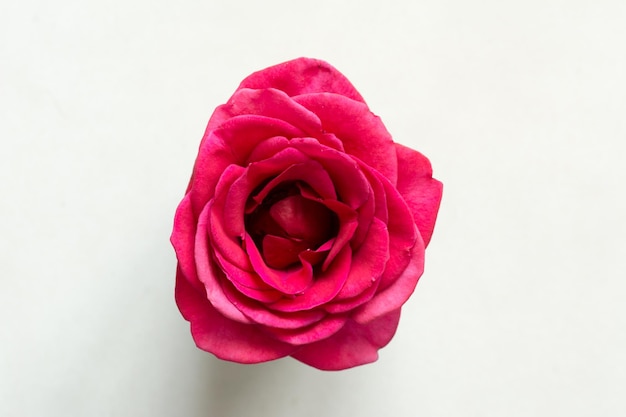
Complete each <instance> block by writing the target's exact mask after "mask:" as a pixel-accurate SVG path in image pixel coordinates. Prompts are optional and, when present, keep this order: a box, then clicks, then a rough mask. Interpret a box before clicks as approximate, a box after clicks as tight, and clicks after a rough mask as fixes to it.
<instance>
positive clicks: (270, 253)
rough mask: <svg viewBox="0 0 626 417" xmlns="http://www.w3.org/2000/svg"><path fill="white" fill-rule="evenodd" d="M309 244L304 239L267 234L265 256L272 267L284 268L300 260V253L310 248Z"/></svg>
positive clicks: (264, 243)
mask: <svg viewBox="0 0 626 417" xmlns="http://www.w3.org/2000/svg"><path fill="white" fill-rule="evenodd" d="M308 246H309V245H308V243H307V242H304V241H296V240H293V239H286V238H284V237H280V236H274V235H266V236H265V237H264V238H263V258H265V262H266V263H267V266H269V267H270V268H274V269H284V268H287V267H288V266H290V265H291V264H294V263H296V262H298V261H299V258H298V255H300V252H302V251H305V250H306V249H308Z"/></svg>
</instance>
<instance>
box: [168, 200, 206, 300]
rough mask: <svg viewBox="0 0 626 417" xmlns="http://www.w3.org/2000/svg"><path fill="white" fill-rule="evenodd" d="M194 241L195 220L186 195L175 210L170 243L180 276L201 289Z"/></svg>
mask: <svg viewBox="0 0 626 417" xmlns="http://www.w3.org/2000/svg"><path fill="white" fill-rule="evenodd" d="M195 240H196V218H195V216H194V215H193V209H192V207H191V200H190V199H189V195H186V196H185V197H184V198H183V200H182V201H181V202H180V204H179V205H178V208H177V209H176V215H175V216H174V230H173V231H172V236H171V238H170V241H171V242H172V246H174V250H175V252H176V258H177V259H178V267H179V268H180V270H181V273H182V275H183V276H184V277H185V278H187V280H188V281H189V282H190V283H191V284H193V285H194V286H196V287H198V288H201V287H202V284H201V283H200V282H199V281H198V277H197V273H196V262H195V259H194V246H195Z"/></svg>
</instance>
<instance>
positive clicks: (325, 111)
mask: <svg viewBox="0 0 626 417" xmlns="http://www.w3.org/2000/svg"><path fill="white" fill-rule="evenodd" d="M294 100H295V101H297V102H298V103H300V104H302V105H303V106H304V107H306V108H307V109H309V110H311V111H312V112H313V113H315V114H317V116H318V117H319V118H320V120H321V121H322V127H323V128H324V130H326V131H328V132H333V134H334V135H335V136H337V138H339V139H340V140H341V141H342V142H343V146H344V148H345V150H346V153H347V154H348V155H353V156H356V157H357V158H359V159H360V160H362V161H363V162H365V163H366V164H367V165H369V166H371V167H372V168H374V169H376V170H377V171H378V172H380V173H381V174H383V175H384V176H385V177H387V179H389V181H391V183H392V184H395V183H396V180H397V176H398V171H397V169H398V167H397V160H396V150H395V148H394V143H393V140H392V139H391V135H390V134H389V132H388V131H387V128H386V127H385V125H384V124H383V122H382V121H381V120H380V118H379V117H378V116H376V115H374V114H373V113H372V112H371V111H370V109H369V108H368V107H367V105H366V104H365V103H361V102H358V101H354V100H350V99H349V98H346V97H343V96H339V95H337V94H329V93H320V94H307V95H303V96H298V97H294Z"/></svg>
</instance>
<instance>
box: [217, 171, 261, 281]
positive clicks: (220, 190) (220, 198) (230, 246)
mask: <svg viewBox="0 0 626 417" xmlns="http://www.w3.org/2000/svg"><path fill="white" fill-rule="evenodd" d="M244 173H245V168H242V167H240V166H237V165H230V166H229V167H228V168H227V169H226V170H225V171H224V173H223V174H222V176H221V177H220V180H219V181H218V183H217V189H216V198H215V199H214V200H212V207H211V210H210V213H209V222H210V225H209V232H210V233H209V237H210V238H211V242H212V244H213V247H214V248H215V250H216V251H217V252H218V253H219V254H220V255H221V257H223V258H224V259H226V260H228V263H232V264H234V265H235V266H237V268H239V269H242V270H244V271H252V265H250V260H249V259H248V255H247V254H246V253H245V251H244V250H243V249H242V247H241V239H240V238H239V237H238V236H236V235H232V234H228V233H227V232H226V230H224V221H223V216H222V213H223V211H224V200H225V195H226V194H227V193H228V191H229V190H230V189H231V188H232V186H233V183H234V182H235V181H236V180H237V179H239V178H240V177H241V176H242V175H244Z"/></svg>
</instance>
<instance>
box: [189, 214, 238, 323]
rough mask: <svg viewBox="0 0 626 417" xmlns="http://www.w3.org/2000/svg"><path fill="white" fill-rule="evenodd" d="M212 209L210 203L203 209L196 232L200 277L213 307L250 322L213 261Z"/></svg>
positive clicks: (232, 316)
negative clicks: (229, 294)
mask: <svg viewBox="0 0 626 417" xmlns="http://www.w3.org/2000/svg"><path fill="white" fill-rule="evenodd" d="M210 209H211V206H210V204H209V205H207V206H206V207H205V209H204V210H203V211H202V213H201V214H200V218H199V219H198V231H197V232H196V241H195V261H196V269H197V271H198V279H199V280H200V281H201V282H202V283H203V284H204V287H205V290H206V297H207V299H208V300H209V301H210V302H211V304H212V305H213V307H215V308H216V309H217V310H219V311H220V313H222V314H223V315H225V316H226V317H228V318H229V319H231V320H235V321H239V322H242V323H248V322H249V320H248V318H247V317H245V316H244V315H243V314H241V312H240V311H239V310H237V308H235V306H233V304H232V303H231V302H230V301H229V300H228V299H227V298H226V296H225V295H224V292H223V291H222V286H221V283H220V278H221V276H220V274H223V272H222V271H221V270H219V269H218V268H216V265H215V263H214V261H213V258H212V256H211V251H210V249H211V248H210V246H209V238H208V236H207V232H206V231H207V221H208V220H207V218H208V213H209V211H210Z"/></svg>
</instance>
